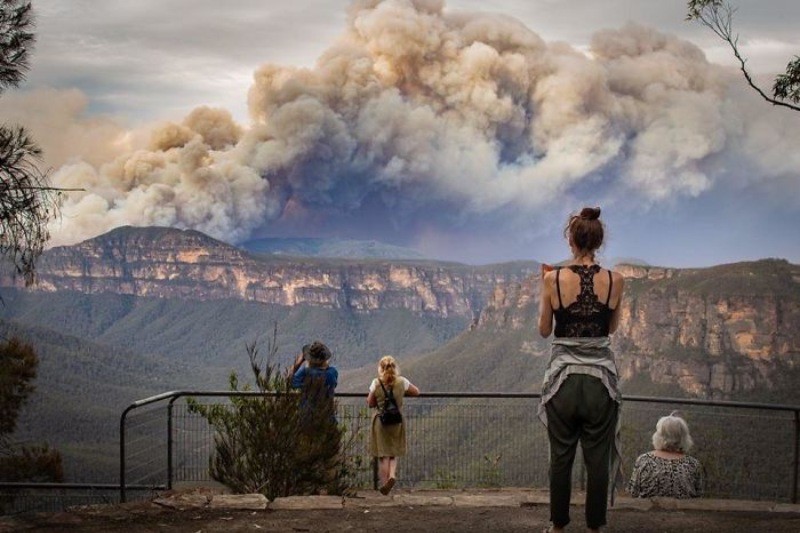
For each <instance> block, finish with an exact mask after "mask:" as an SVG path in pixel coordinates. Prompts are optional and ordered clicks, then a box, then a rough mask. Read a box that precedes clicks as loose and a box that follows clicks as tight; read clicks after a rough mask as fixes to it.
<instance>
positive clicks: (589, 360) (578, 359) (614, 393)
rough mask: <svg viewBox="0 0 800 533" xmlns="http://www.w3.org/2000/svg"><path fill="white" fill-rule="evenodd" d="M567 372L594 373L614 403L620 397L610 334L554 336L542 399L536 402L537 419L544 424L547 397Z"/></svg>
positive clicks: (556, 388) (545, 421)
mask: <svg viewBox="0 0 800 533" xmlns="http://www.w3.org/2000/svg"><path fill="white" fill-rule="evenodd" d="M570 374H588V375H590V376H594V377H596V378H597V379H599V380H600V381H602V382H603V384H604V385H605V386H606V389H607V390H608V394H609V396H611V398H613V399H614V400H615V401H616V402H617V403H620V402H621V401H622V395H621V394H620V393H619V388H618V387H617V384H618V382H619V377H618V374H617V363H616V361H615V360H614V352H613V351H612V350H611V339H610V338H609V337H556V338H555V339H553V344H552V347H551V350H550V362H549V363H548V365H547V371H545V373H544V383H542V400H541V403H540V404H539V419H540V420H541V421H542V422H543V423H544V424H545V425H547V413H546V412H545V409H544V404H546V403H547V402H548V401H549V400H550V398H552V397H553V396H555V395H556V393H557V392H558V389H559V388H560V387H561V384H562V383H563V382H564V380H565V379H567V377H568V376H569V375H570Z"/></svg>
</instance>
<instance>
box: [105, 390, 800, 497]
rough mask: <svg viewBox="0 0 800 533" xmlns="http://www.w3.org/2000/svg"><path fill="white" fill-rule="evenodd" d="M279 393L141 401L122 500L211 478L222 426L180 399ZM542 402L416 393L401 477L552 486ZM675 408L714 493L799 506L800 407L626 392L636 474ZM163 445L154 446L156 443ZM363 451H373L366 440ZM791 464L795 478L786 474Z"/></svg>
mask: <svg viewBox="0 0 800 533" xmlns="http://www.w3.org/2000/svg"><path fill="white" fill-rule="evenodd" d="M276 395H277V393H261V392H231V391H172V392H165V393H163V394H159V395H157V396H153V397H150V398H146V399H143V400H139V401H137V402H134V403H132V404H131V405H130V406H128V407H127V408H126V409H125V410H124V411H123V413H122V415H121V417H120V450H119V453H120V475H119V477H120V484H119V488H120V494H119V496H120V500H121V501H125V500H126V491H127V489H128V488H130V486H131V484H129V483H128V480H129V474H130V473H131V472H132V471H133V469H134V466H135V468H137V469H138V470H137V471H138V472H139V473H138V474H137V475H138V477H137V478H136V479H134V480H131V483H132V484H136V485H137V486H140V487H141V486H153V487H155V486H161V485H163V486H164V487H166V488H167V489H171V488H172V487H173V483H174V482H176V481H179V482H202V481H208V480H209V477H208V469H207V465H208V463H207V459H208V456H209V454H210V453H211V445H212V443H211V441H213V438H212V434H213V431H212V429H211V428H209V427H208V426H207V424H205V421H204V420H201V419H200V417H199V415H194V414H191V413H189V412H188V409H186V406H185V405H184V404H177V402H178V400H180V399H182V398H186V397H193V398H195V399H200V398H205V399H214V398H231V397H246V396H253V397H257V396H266V397H270V396H276ZM336 397H337V401H338V403H339V409H340V421H342V422H343V423H345V424H356V425H357V426H359V427H361V428H364V427H367V426H368V424H369V414H368V413H367V410H366V408H365V402H364V400H365V395H364V394H356V393H338V394H337V395H336ZM539 398H540V395H539V394H536V393H530V394H528V393H491V392H487V393H448V392H429V393H424V394H422V395H421V396H419V397H415V398H408V399H407V400H406V405H405V408H404V411H405V415H406V416H405V419H406V423H407V424H408V428H407V432H408V435H409V454H408V456H407V457H405V458H403V460H401V462H400V472H399V477H400V479H401V482H402V483H406V484H413V485H427V486H433V487H441V488H448V487H453V486H458V485H484V486H501V485H502V486H546V476H547V439H546V433H545V430H544V427H543V426H542V425H541V424H540V423H539V422H538V419H537V418H536V415H535V412H536V406H537V404H538V401H539ZM164 402H166V413H163V412H161V411H159V410H158V409H155V410H153V411H152V412H151V413H150V414H149V415H147V416H143V417H142V421H141V424H140V426H137V427H141V428H144V429H146V430H143V431H142V434H143V436H141V437H139V440H137V441H135V442H138V443H143V444H144V445H145V446H144V447H142V449H141V450H138V451H137V452H136V453H135V454H133V453H131V454H130V457H129V456H128V454H129V452H130V447H131V442H128V430H129V429H130V428H128V427H127V424H128V421H129V415H131V416H132V413H133V414H137V413H138V412H142V411H143V409H144V408H146V407H150V408H151V409H152V408H154V407H163V406H164ZM674 409H679V410H681V411H682V413H683V414H684V416H685V417H686V418H687V420H688V422H689V424H690V426H691V429H692V435H693V438H694V440H695V443H696V444H697V450H696V452H695V453H693V455H695V456H696V457H698V458H699V459H700V460H701V462H702V463H703V464H704V467H705V468H706V472H707V479H708V490H707V493H708V494H709V495H711V496H714V497H739V498H741V497H744V498H750V499H776V500H789V501H791V502H792V503H797V496H798V462H799V454H800V407H799V406H791V405H776V404H765V403H748V402H728V401H714V400H695V399H681V398H656V397H646V396H626V397H625V398H624V403H623V411H622V412H623V415H622V416H623V435H622V436H623V448H624V451H625V461H624V465H625V466H626V473H629V472H630V468H631V466H632V463H633V461H634V460H635V457H636V455H637V454H638V453H642V452H644V451H647V450H649V449H650V444H649V439H650V435H651V434H652V431H653V428H654V427H655V422H656V421H657V419H658V417H660V416H663V415H665V414H668V413H669V412H670V411H672V410H674ZM353 427H355V426H353ZM147 428H150V429H147ZM148 431H149V433H148ZM159 435H161V436H160V437H159ZM176 437H179V439H178V441H179V442H178V443H177V447H176ZM153 442H155V445H154V446H151V447H149V448H148V447H146V445H147V444H148V443H153ZM160 443H161V444H160ZM162 447H163V448H164V449H161V448H162ZM359 453H361V454H363V455H364V456H365V457H366V456H367V452H366V446H364V448H363V449H362V450H361V451H360V452H359ZM133 458H138V460H137V464H136V465H134V466H131V464H130V463H131V462H132V461H129V459H133ZM176 459H177V460H178V463H179V464H178V465H176ZM579 468H580V467H579ZM789 468H791V476H790V479H784V478H782V477H781V474H782V473H783V472H786V471H787V469H789ZM178 474H179V475H178ZM365 475H366V474H365ZM373 477H374V476H373ZM578 477H579V479H577V480H576V481H577V482H578V483H582V481H583V477H582V475H581V476H578ZM363 481H364V482H365V484H368V483H369V482H368V481H367V480H366V479H364V480H363Z"/></svg>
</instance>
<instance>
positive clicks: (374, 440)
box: [367, 355, 419, 495]
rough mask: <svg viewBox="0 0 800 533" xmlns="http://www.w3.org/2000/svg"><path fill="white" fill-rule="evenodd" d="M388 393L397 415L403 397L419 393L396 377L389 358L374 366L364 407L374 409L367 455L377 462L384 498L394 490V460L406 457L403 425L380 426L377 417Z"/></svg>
mask: <svg viewBox="0 0 800 533" xmlns="http://www.w3.org/2000/svg"><path fill="white" fill-rule="evenodd" d="M384 390H385V391H386V392H384ZM388 393H391V394H392V395H393V396H394V399H395V401H396V402H397V406H398V407H399V408H400V410H401V412H402V410H403V397H404V396H419V389H418V388H417V387H416V386H414V385H412V384H411V382H410V381H408V380H407V379H406V378H404V377H402V376H401V375H400V369H399V368H398V366H397V361H395V359H394V357H392V356H391V355H385V356H383V357H381V360H380V361H379V362H378V377H377V378H375V379H373V380H372V383H371V384H370V386H369V395H368V396H367V405H369V406H370V407H373V408H375V412H373V413H372V429H371V431H370V439H369V451H370V454H372V456H373V457H377V458H378V476H379V479H380V484H381V486H380V491H381V494H384V495H386V494H389V492H390V491H391V490H392V487H394V484H395V481H396V475H397V458H398V457H401V456H403V455H405V454H406V427H405V426H406V425H405V423H403V422H401V423H399V424H392V425H384V424H383V423H381V420H380V418H379V416H378V415H379V414H380V412H381V411H382V410H383V409H385V406H386V403H387V402H386V398H387V394H388Z"/></svg>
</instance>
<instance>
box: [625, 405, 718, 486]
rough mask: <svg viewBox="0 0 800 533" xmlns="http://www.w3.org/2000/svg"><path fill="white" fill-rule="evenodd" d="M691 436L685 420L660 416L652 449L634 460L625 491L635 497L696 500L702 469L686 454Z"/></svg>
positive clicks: (701, 483)
mask: <svg viewBox="0 0 800 533" xmlns="http://www.w3.org/2000/svg"><path fill="white" fill-rule="evenodd" d="M692 445H693V443H692V437H691V435H689V426H688V425H687V424H686V421H685V420H684V419H683V418H681V417H679V416H677V415H676V414H675V412H673V413H671V414H670V415H669V416H665V417H662V418H661V419H659V421H658V423H657V424H656V432H655V433H653V448H655V449H654V450H653V451H651V452H647V453H644V454H642V455H640V456H639V458H638V459H636V464H635V465H634V468H633V474H632V475H631V480H630V482H629V483H628V490H629V491H630V493H631V495H632V496H634V497H638V498H650V497H652V496H666V497H670V498H696V497H698V496H700V495H701V494H702V491H703V467H702V465H701V464H700V461H698V460H697V459H695V458H694V457H691V456H689V455H686V454H687V452H688V451H689V450H690V449H691V447H692Z"/></svg>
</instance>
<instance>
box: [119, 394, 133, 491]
mask: <svg viewBox="0 0 800 533" xmlns="http://www.w3.org/2000/svg"><path fill="white" fill-rule="evenodd" d="M133 407H134V405H133V404H131V405H129V406H128V407H127V408H126V409H125V410H124V411H122V416H120V418H119V501H120V503H125V418H126V417H127V416H128V411H130V410H131V409H133Z"/></svg>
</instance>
